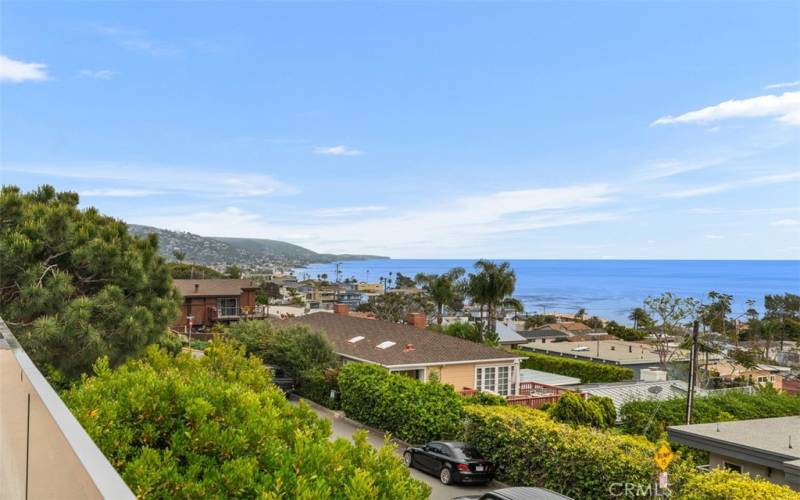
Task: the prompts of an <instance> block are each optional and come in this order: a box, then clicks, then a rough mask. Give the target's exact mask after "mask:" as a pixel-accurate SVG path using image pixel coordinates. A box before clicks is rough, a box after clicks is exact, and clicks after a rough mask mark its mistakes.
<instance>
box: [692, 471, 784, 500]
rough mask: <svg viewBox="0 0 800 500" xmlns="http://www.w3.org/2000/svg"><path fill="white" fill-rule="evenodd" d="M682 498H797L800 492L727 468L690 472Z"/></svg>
mask: <svg viewBox="0 0 800 500" xmlns="http://www.w3.org/2000/svg"><path fill="white" fill-rule="evenodd" d="M677 498H678V499H679V500H734V499H737V500H738V499H740V498H741V499H744V498H746V499H747V500H798V498H800V494H798V493H797V492H796V491H792V490H791V489H790V488H789V487H788V486H780V485H777V484H775V483H770V482H769V481H767V480H764V479H760V478H751V477H750V476H749V475H747V474H739V473H738V472H732V471H728V470H724V469H714V470H713V471H711V472H709V473H707V474H699V473H695V474H691V475H690V476H689V478H688V479H687V481H686V482H685V483H684V484H683V485H682V487H681V490H680V491H679V492H678V495H677Z"/></svg>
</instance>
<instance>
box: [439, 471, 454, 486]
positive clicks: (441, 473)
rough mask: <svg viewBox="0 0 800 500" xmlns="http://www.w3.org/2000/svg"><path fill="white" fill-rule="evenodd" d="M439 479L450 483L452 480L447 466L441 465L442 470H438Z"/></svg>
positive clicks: (451, 474)
mask: <svg viewBox="0 0 800 500" xmlns="http://www.w3.org/2000/svg"><path fill="white" fill-rule="evenodd" d="M439 480H440V481H441V482H442V484H450V483H452V482H453V473H452V472H450V469H448V468H447V467H442V470H441V471H439Z"/></svg>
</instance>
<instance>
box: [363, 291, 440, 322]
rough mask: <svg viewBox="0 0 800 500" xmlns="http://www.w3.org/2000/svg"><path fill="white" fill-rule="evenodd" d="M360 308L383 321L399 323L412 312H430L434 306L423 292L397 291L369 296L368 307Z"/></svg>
mask: <svg viewBox="0 0 800 500" xmlns="http://www.w3.org/2000/svg"><path fill="white" fill-rule="evenodd" d="M365 309H366V311H365V310H364V308H360V309H359V310H360V311H362V312H371V313H373V314H374V315H375V317H376V318H378V319H380V320H383V321H390V322H392V323H398V322H400V321H403V320H405V319H406V317H407V316H408V313H412V312H424V313H425V314H430V313H431V312H433V309H434V306H433V304H432V303H431V302H430V300H428V297H427V295H425V294H422V293H397V292H389V293H384V294H383V295H377V296H373V297H370V298H369V302H367V307H366V308H365Z"/></svg>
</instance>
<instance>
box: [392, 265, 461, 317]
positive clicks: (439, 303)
mask: <svg viewBox="0 0 800 500" xmlns="http://www.w3.org/2000/svg"><path fill="white" fill-rule="evenodd" d="M464 272H465V271H464V268H462V267H454V268H453V269H450V270H449V271H447V272H446V273H442V274H424V273H419V274H417V276H416V278H415V279H416V282H417V283H419V284H420V285H422V289H423V290H425V293H427V294H428V296H429V297H430V299H431V300H432V301H433V303H434V304H436V322H437V323H438V324H440V325H441V324H442V315H443V314H444V308H445V307H447V308H449V309H456V310H458V309H461V308H462V307H463V305H464V291H465V287H466V283H465V282H464V280H463V276H464ZM401 276H402V275H401V274H400V273H398V274H397V281H398V286H400V285H399V283H400V278H401ZM403 277H404V276H403Z"/></svg>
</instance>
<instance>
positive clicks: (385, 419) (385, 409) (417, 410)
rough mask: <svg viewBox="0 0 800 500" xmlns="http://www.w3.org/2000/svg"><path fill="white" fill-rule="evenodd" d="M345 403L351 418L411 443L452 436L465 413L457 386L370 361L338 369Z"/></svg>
mask: <svg viewBox="0 0 800 500" xmlns="http://www.w3.org/2000/svg"><path fill="white" fill-rule="evenodd" d="M339 388H340V390H341V394H342V397H341V406H342V409H343V410H344V411H345V413H347V416H349V417H351V418H353V419H355V420H358V421H359V422H361V423H364V424H367V425H370V426H373V427H377V428H379V429H382V430H385V431H389V432H391V433H392V434H394V435H395V436H396V437H398V438H400V439H403V440H405V441H409V442H411V443H425V442H428V441H431V440H435V439H449V438H454V437H456V435H457V434H458V432H459V430H460V428H461V422H462V419H463V415H464V410H463V405H462V403H461V396H459V395H458V394H456V392H455V391H454V390H453V386H451V385H444V384H441V383H439V382H437V381H431V382H420V381H418V380H414V379H411V378H408V377H404V376H402V375H394V374H392V373H390V372H389V370H387V369H386V368H383V367H380V366H377V365H371V364H367V363H348V364H346V365H344V367H342V369H341V370H340V371H339Z"/></svg>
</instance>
